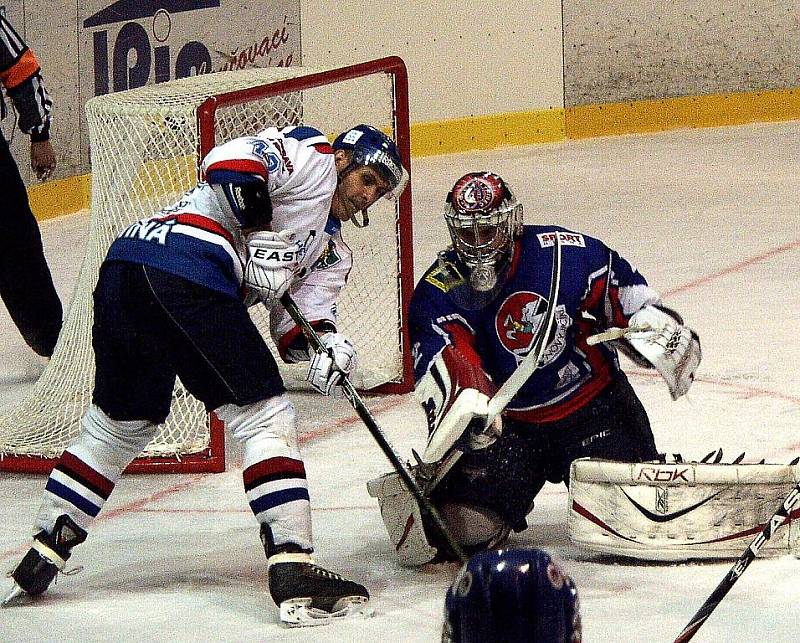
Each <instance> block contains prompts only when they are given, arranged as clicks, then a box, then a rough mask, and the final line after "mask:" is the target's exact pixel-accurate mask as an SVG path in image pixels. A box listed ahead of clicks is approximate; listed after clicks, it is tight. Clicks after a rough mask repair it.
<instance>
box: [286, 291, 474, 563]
mask: <svg viewBox="0 0 800 643" xmlns="http://www.w3.org/2000/svg"><path fill="white" fill-rule="evenodd" d="M281 304H282V305H283V307H284V308H285V309H286V312H288V313H289V315H290V316H291V318H292V319H293V320H294V322H295V323H296V324H297V325H298V326H299V327H300V329H301V330H302V331H303V334H304V335H305V336H306V339H307V340H308V342H309V344H310V345H311V347H312V348H313V349H314V350H315V351H317V352H326V348H325V346H323V344H322V341H321V340H320V338H319V335H317V333H316V331H315V330H314V328H313V327H312V326H311V324H310V323H309V322H308V320H307V319H306V318H305V315H303V313H302V311H301V310H300V309H299V308H298V307H297V304H295V303H294V300H293V299H292V298H291V296H290V295H289V293H286V294H285V295H283V296H282V297H281ZM340 385H341V387H342V390H343V391H344V394H345V396H346V397H347V399H348V400H349V401H350V404H351V405H352V406H353V408H354V409H355V410H356V413H358V416H359V417H360V418H361V420H362V422H364V424H365V425H366V427H367V429H369V432H370V433H371V434H372V437H373V438H375V441H376V442H377V443H378V446H379V447H380V448H381V451H383V453H384V455H385V456H386V457H387V458H388V459H389V462H391V463H392V467H394V470H395V471H397V473H398V474H399V475H400V477H401V478H402V479H403V482H404V483H405V485H406V488H407V489H408V490H409V491H410V492H411V495H413V496H414V498H415V499H416V501H417V502H418V503H419V506H420V508H421V509H422V510H423V511H424V512H425V513H427V514H428V515H429V516H430V517H431V520H433V522H434V524H435V525H436V528H437V529H438V530H439V532H440V533H441V535H442V537H443V538H444V539H445V540H446V541H447V544H448V546H449V547H450V549H451V551H452V552H453V553H454V554H455V555H456V556H458V558H459V560H460V561H461V562H462V563H465V562H467V560H468V558H467V556H466V554H465V553H464V550H463V549H462V548H461V545H459V544H458V541H456V539H455V538H454V537H453V535H452V534H451V533H450V529H449V528H448V527H447V524H446V523H445V522H444V520H443V519H442V517H441V515H440V514H439V512H438V511H437V510H436V507H434V506H433V505H432V504H431V501H430V500H428V498H427V497H425V494H424V493H423V492H422V489H420V487H419V485H418V484H417V481H416V480H414V477H413V476H412V475H411V473H410V472H409V471H408V469H407V468H406V466H405V465H404V464H403V462H402V461H401V460H400V457H399V456H398V455H397V451H395V449H394V447H392V445H391V444H390V443H389V440H387V438H386V436H385V435H384V433H383V431H382V430H381V428H380V426H378V423H377V422H376V421H375V418H374V417H372V413H370V411H369V409H368V408H367V406H366V404H364V401H363V400H362V399H361V396H360V395H359V394H358V391H356V389H355V387H354V386H353V384H352V383H351V382H350V380H349V379H348V378H347V377H346V376H344V375H343V376H342V381H341V384H340Z"/></svg>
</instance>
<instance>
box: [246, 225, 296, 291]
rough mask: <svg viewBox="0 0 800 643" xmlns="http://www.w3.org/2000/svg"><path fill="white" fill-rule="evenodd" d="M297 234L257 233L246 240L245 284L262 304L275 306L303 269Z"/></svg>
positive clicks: (285, 231) (289, 232) (286, 231)
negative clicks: (273, 304) (296, 239)
mask: <svg viewBox="0 0 800 643" xmlns="http://www.w3.org/2000/svg"><path fill="white" fill-rule="evenodd" d="M295 237H296V235H295V233H294V232H293V231H291V230H284V231H282V232H272V231H260V232H254V233H253V234H251V235H250V236H249V237H248V238H247V255H248V259H247V265H246V266H245V269H244V283H245V285H246V286H247V287H248V288H250V289H251V290H253V291H255V292H256V293H257V294H258V297H259V298H260V299H261V301H264V302H266V303H273V302H275V301H277V300H278V299H280V298H281V296H282V295H283V294H284V293H285V292H286V291H287V290H288V289H289V286H291V285H292V281H294V276H295V274H296V272H297V269H298V267H299V265H300V246H299V245H298V244H297V243H295Z"/></svg>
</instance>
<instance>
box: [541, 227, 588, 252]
mask: <svg viewBox="0 0 800 643" xmlns="http://www.w3.org/2000/svg"><path fill="white" fill-rule="evenodd" d="M536 238H537V239H539V245H540V246H542V248H549V247H550V246H552V245H553V244H554V243H555V240H556V233H555V232H540V233H539V234H537V235H536ZM558 240H559V241H560V242H561V245H562V246H578V247H579V248H585V247H586V241H584V239H583V235H582V234H579V233H577V232H564V231H560V232H558Z"/></svg>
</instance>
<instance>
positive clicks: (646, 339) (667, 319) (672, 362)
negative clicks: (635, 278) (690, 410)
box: [627, 306, 703, 400]
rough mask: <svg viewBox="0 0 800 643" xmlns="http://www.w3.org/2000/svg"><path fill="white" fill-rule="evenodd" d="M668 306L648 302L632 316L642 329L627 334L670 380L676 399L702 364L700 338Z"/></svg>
mask: <svg viewBox="0 0 800 643" xmlns="http://www.w3.org/2000/svg"><path fill="white" fill-rule="evenodd" d="M671 312H672V311H670V310H669V309H667V308H661V307H658V306H645V307H644V308H642V309H641V310H639V311H638V312H637V313H635V314H634V315H633V316H632V317H631V319H630V326H633V327H636V328H641V329H642V330H641V331H637V332H632V333H630V334H629V335H627V340H628V341H629V342H630V345H631V346H632V347H633V348H634V349H636V351H638V352H639V354H640V355H642V357H644V358H645V359H646V360H647V361H648V362H650V363H651V364H652V365H653V366H654V367H655V368H656V370H658V372H659V373H661V377H663V378H664V381H665V382H666V383H667V387H668V388H669V392H670V394H671V395H672V399H673V400H677V399H678V398H679V397H680V396H681V395H684V394H686V393H687V392H688V390H689V387H690V386H691V385H692V382H693V381H694V373H695V371H696V370H697V367H698V366H699V365H700V360H701V359H702V357H703V355H702V351H701V350H700V338H699V337H698V336H697V333H695V332H694V331H693V330H692V329H691V328H689V327H688V326H684V325H683V320H682V319H680V317H679V316H678V315H677V314H676V313H673V314H670V313H671Z"/></svg>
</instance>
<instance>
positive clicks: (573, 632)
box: [442, 548, 582, 643]
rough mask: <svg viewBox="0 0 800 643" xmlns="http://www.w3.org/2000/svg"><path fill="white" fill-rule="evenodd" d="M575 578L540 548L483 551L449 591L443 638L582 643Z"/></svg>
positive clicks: (469, 642)
mask: <svg viewBox="0 0 800 643" xmlns="http://www.w3.org/2000/svg"><path fill="white" fill-rule="evenodd" d="M581 640H582V629H581V618H580V608H579V603H578V592H577V590H576V589H575V583H573V581H572V579H571V578H570V577H569V576H567V575H566V574H565V573H564V571H563V570H562V568H561V566H560V565H559V564H558V563H556V562H555V561H554V560H553V559H552V558H551V556H550V555H549V554H548V553H547V552H545V551H542V550H541V549H535V548H520V549H500V550H490V551H484V552H481V553H479V554H476V555H475V556H473V557H472V558H471V559H470V560H469V562H467V563H466V564H465V565H464V566H463V567H462V568H461V569H460V570H459V572H458V574H457V575H456V577H455V580H454V581H453V584H452V585H451V586H450V588H449V589H448V590H447V596H446V598H445V606H444V626H443V631H442V641H443V643H479V642H480V643H488V642H491V643H512V642H513V643H522V642H530V643H580V641H581Z"/></svg>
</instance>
